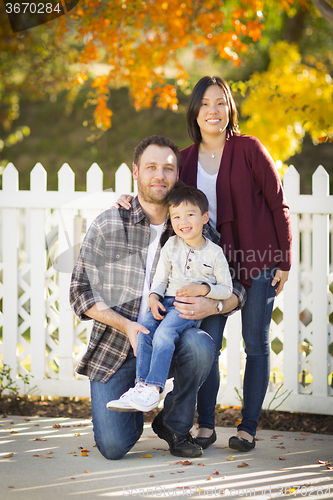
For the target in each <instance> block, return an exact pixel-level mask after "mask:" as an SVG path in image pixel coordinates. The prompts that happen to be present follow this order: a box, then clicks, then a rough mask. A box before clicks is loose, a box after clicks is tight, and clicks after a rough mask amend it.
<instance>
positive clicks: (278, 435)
mask: <svg viewBox="0 0 333 500" xmlns="http://www.w3.org/2000/svg"><path fill="white" fill-rule="evenodd" d="M272 437H273V438H278V437H283V434H274V436H272Z"/></svg>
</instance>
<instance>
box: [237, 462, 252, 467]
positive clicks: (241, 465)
mask: <svg viewBox="0 0 333 500" xmlns="http://www.w3.org/2000/svg"><path fill="white" fill-rule="evenodd" d="M248 466H249V464H247V463H246V462H242V463H241V464H239V465H237V467H248Z"/></svg>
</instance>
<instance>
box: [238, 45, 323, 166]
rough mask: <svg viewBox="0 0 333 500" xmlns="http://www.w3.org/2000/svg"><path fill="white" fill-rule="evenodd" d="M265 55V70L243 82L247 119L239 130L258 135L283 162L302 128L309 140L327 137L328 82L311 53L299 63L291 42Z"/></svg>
mask: <svg viewBox="0 0 333 500" xmlns="http://www.w3.org/2000/svg"><path fill="white" fill-rule="evenodd" d="M270 56H271V63H270V65H269V67H268V70H267V71H266V72H263V73H254V74H253V75H252V77H251V80H250V81H249V82H247V86H248V90H249V91H248V92H247V94H246V99H245V100H244V101H243V104H242V114H243V115H245V116H246V115H247V116H250V118H249V119H248V120H247V121H246V122H245V123H243V124H242V125H241V129H242V133H246V134H250V135H255V136H256V137H258V138H259V139H260V140H261V142H263V144H264V145H265V146H266V147H267V149H268V150H269V152H270V154H271V155H272V157H273V159H274V160H280V161H281V162H283V161H284V160H286V159H287V158H289V157H290V156H292V155H294V154H295V153H296V152H297V151H298V150H299V148H300V144H301V143H302V141H303V137H304V135H305V134H306V133H309V134H310V135H311V137H312V140H313V142H314V143H315V144H318V143H321V142H325V141H329V140H331V138H333V124H332V120H331V119H330V117H331V116H333V102H332V98H331V96H332V92H333V82H332V81H331V79H330V78H327V69H326V67H325V66H324V65H322V66H320V69H318V65H317V61H313V60H312V59H311V58H308V59H307V63H308V64H311V65H307V64H304V63H303V62H302V59H301V55H300V54H299V52H298V49H297V46H296V45H294V44H292V45H289V44H288V43H286V42H283V41H280V42H278V43H276V44H275V45H273V46H272V48H271V50H270ZM272 116H274V120H272ZM281 164H282V163H281ZM283 170H284V166H283V168H282V170H281V171H282V173H283Z"/></svg>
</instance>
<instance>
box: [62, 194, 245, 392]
mask: <svg viewBox="0 0 333 500" xmlns="http://www.w3.org/2000/svg"><path fill="white" fill-rule="evenodd" d="M150 231H151V230H150V221H149V219H148V217H147V216H146V215H145V214H144V212H143V210H142V208H141V205H140V203H139V200H138V197H135V198H134V199H133V201H132V207H131V209H130V210H125V209H124V208H120V209H119V210H117V209H116V208H111V209H109V210H106V211H105V212H103V213H102V214H101V215H99V216H98V217H97V218H96V219H95V220H94V222H93V223H92V225H91V226H90V228H89V230H88V232H87V235H86V237H85V239H84V241H83V243H82V246H81V250H80V255H79V257H78V260H77V262H76V264H75V267H74V270H73V274H72V280H71V286H70V303H71V306H72V307H73V309H74V312H75V314H76V316H77V317H78V318H79V319H80V320H88V319H91V318H89V317H88V316H86V315H85V312H86V311H87V310H88V309H90V308H91V307H92V306H93V305H94V304H95V303H96V302H104V303H105V304H106V305H107V306H109V307H111V308H112V309H113V310H114V311H116V312H118V313H119V314H121V315H122V316H124V317H126V318H128V319H130V320H131V321H137V317H138V314H139V309H140V303H141V298H142V291H143V285H144V279H145V272H146V260H147V253H148V246H149V241H150ZM204 234H205V236H207V237H209V238H210V239H212V240H213V241H214V242H216V241H217V236H216V233H215V232H214V231H213V230H212V229H211V228H210V226H209V225H206V226H205V228H204ZM172 235H174V232H173V229H172V226H171V223H170V221H169V219H168V220H167V221H166V223H165V225H164V229H163V233H162V236H161V238H160V243H159V245H158V248H157V252H156V256H155V259H154V262H153V266H152V270H151V275H150V283H151V282H152V279H153V277H154V274H155V271H156V266H157V262H158V258H159V254H160V250H161V247H163V245H164V244H165V242H166V241H167V239H168V238H169V237H170V236H172ZM233 285H234V290H233V291H234V293H235V294H236V295H237V296H238V298H239V307H238V309H242V308H243V307H244V304H245V300H246V297H245V290H244V288H243V287H242V285H241V284H240V283H239V282H238V281H237V280H234V282H233ZM130 347H131V345H130V342H129V340H128V337H127V335H126V334H125V333H123V332H121V331H120V330H118V329H116V328H114V327H111V326H107V325H104V324H103V323H100V322H98V321H94V326H93V329H92V332H91V337H90V341H89V345H88V349H87V352H86V353H85V355H84V356H83V358H82V360H81V362H80V363H79V365H78V367H77V372H78V373H80V374H81V375H87V376H88V377H89V378H90V380H93V381H100V382H104V383H105V382H107V381H108V380H109V379H110V378H111V376H112V375H113V374H114V373H115V372H116V371H117V370H118V369H119V368H120V367H121V365H122V364H123V362H124V361H125V359H126V357H127V354H128V352H129V349H130Z"/></svg>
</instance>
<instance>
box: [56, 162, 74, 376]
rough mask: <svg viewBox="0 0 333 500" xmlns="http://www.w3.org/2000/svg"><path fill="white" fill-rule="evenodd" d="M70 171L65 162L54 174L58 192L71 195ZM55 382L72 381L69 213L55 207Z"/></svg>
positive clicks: (71, 229)
mask: <svg viewBox="0 0 333 500" xmlns="http://www.w3.org/2000/svg"><path fill="white" fill-rule="evenodd" d="M74 181H75V177H74V172H73V171H72V169H71V168H70V166H69V165H68V164H67V163H64V165H63V166H62V167H61V169H60V170H59V172H58V190H59V193H64V192H66V193H74ZM58 238H59V252H58V259H59V257H60V259H59V262H60V263H61V265H60V269H59V379H60V380H72V379H73V346H74V320H73V313H72V310H71V307H70V304H69V285H70V278H71V272H72V269H73V265H74V262H73V260H74V259H73V255H74V248H73V243H74V224H73V210H72V209H69V208H62V207H60V208H59V229H58Z"/></svg>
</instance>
